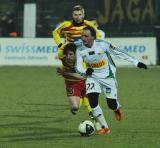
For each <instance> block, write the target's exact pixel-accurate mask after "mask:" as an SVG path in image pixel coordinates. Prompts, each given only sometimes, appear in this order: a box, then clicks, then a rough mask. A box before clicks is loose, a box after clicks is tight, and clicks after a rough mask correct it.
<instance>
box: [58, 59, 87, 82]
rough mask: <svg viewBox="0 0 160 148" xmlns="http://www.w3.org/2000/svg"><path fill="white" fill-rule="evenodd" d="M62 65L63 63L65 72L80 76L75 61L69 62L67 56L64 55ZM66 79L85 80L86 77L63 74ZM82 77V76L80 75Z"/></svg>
mask: <svg viewBox="0 0 160 148" xmlns="http://www.w3.org/2000/svg"><path fill="white" fill-rule="evenodd" d="M61 61H62V65H63V67H62V68H63V71H64V72H65V73H67V72H68V73H72V74H74V75H76V76H78V77H79V76H80V75H79V74H77V73H76V70H75V63H69V62H68V61H67V59H66V57H65V56H64V57H63V58H62V59H61ZM63 77H64V79H65V80H68V81H81V80H84V78H77V77H75V76H73V75H72V76H71V75H63ZM80 77H81V76H80Z"/></svg>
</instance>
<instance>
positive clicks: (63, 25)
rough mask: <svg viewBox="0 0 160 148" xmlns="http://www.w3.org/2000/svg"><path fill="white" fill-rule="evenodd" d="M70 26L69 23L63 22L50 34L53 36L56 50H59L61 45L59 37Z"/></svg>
mask: <svg viewBox="0 0 160 148" xmlns="http://www.w3.org/2000/svg"><path fill="white" fill-rule="evenodd" d="M70 24H71V22H69V21H65V22H63V23H61V24H60V25H59V26H58V27H57V28H56V29H55V30H53V32H52V34H53V39H54V41H55V42H56V44H57V45H58V48H60V47H61V46H62V44H63V41H62V39H61V35H62V34H63V30H64V29H65V28H66V27H68V26H69V25H70Z"/></svg>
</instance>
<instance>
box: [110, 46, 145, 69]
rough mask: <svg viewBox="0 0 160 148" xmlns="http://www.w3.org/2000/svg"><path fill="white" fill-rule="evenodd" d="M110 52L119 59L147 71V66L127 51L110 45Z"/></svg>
mask: <svg viewBox="0 0 160 148" xmlns="http://www.w3.org/2000/svg"><path fill="white" fill-rule="evenodd" d="M109 52H110V53H111V54H113V55H114V56H115V57H117V58H120V59H123V60H126V61H128V62H131V63H133V64H134V65H135V66H137V67H139V68H144V69H147V66H146V65H145V64H144V63H142V62H139V61H138V60H137V59H136V58H134V57H132V56H130V55H129V54H128V53H127V52H126V51H124V50H122V49H120V48H118V47H115V46H113V45H112V44H110V45H109Z"/></svg>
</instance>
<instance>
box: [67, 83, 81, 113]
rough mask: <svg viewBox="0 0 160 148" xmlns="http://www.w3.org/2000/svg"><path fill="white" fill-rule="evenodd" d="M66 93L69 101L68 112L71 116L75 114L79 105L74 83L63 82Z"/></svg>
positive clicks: (78, 95)
mask: <svg viewBox="0 0 160 148" xmlns="http://www.w3.org/2000/svg"><path fill="white" fill-rule="evenodd" d="M65 84H66V93H67V96H68V100H69V105H70V110H71V113H72V114H74V115H75V114H76V112H77V111H78V109H79V104H80V94H79V92H78V91H77V87H76V82H72V81H65Z"/></svg>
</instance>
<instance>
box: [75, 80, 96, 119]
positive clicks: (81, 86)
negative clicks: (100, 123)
mask: <svg viewBox="0 0 160 148" xmlns="http://www.w3.org/2000/svg"><path fill="white" fill-rule="evenodd" d="M78 87H79V90H80V92H81V97H82V99H81V100H80V105H81V102H82V103H83V105H85V107H86V108H87V111H88V114H89V116H90V117H91V119H93V118H94V117H93V115H92V109H91V106H90V104H89V100H88V98H87V97H86V83H85V80H82V81H80V82H79V85H78Z"/></svg>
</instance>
